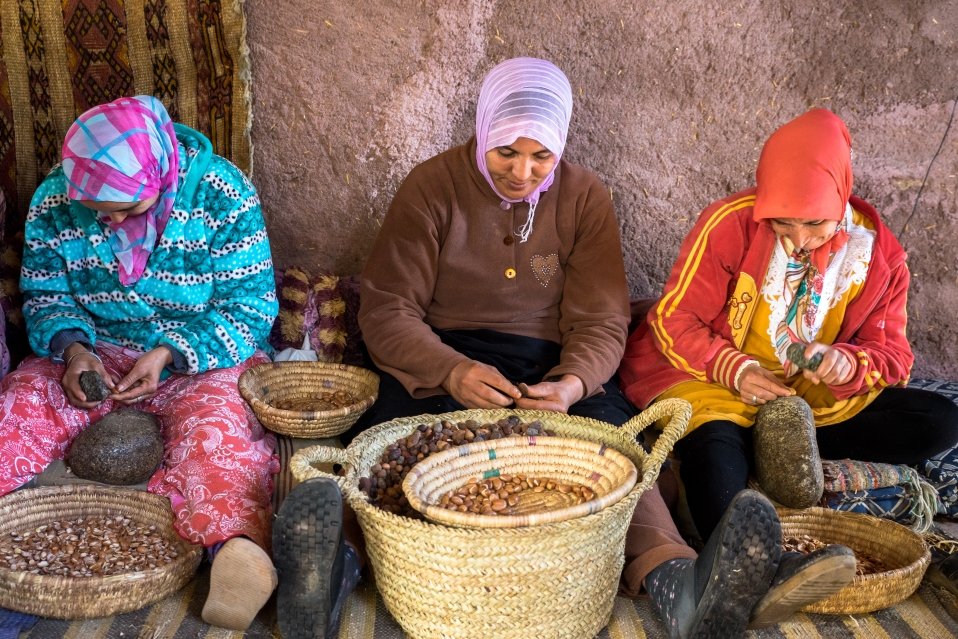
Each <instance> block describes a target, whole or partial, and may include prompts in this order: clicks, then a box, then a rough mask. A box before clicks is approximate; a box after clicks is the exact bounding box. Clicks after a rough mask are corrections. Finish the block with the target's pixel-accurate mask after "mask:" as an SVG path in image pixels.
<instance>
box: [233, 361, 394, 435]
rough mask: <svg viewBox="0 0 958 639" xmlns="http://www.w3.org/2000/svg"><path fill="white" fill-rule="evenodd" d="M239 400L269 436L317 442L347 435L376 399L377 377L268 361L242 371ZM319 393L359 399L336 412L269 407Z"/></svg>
mask: <svg viewBox="0 0 958 639" xmlns="http://www.w3.org/2000/svg"><path fill="white" fill-rule="evenodd" d="M239 391H240V395H242V396H243V399H245V400H246V401H247V402H249V405H250V406H252V407H253V412H255V413H256V417H257V418H259V421H260V423H262V424H263V426H265V427H266V428H268V429H269V430H271V431H273V432H274V433H280V434H281V435H289V436H290V437H302V438H306V439H322V438H325V437H336V436H337V435H339V434H341V433H344V432H346V431H347V430H349V427H350V426H352V425H353V424H355V423H356V420H357V419H359V416H360V415H362V414H363V413H365V412H366V409H368V408H369V407H370V406H372V405H373V402H375V401H376V397H378V396H379V375H377V374H376V373H374V372H372V371H370V370H366V369H365V368H359V367H358V366H347V365H346V364H326V363H324V362H273V363H271V364H260V365H259V366H254V367H252V368H250V369H248V370H247V371H246V372H245V373H243V374H242V375H241V376H240V380H239ZM322 391H346V392H347V393H349V394H350V395H352V396H353V397H356V398H359V401H358V402H356V403H355V404H350V405H349V406H346V407H345V408H340V409H338V410H325V411H298V410H283V409H281V408H275V407H273V406H270V403H273V402H278V401H282V400H284V399H293V400H295V399H305V398H309V397H314V396H315V395H316V393H317V392H322Z"/></svg>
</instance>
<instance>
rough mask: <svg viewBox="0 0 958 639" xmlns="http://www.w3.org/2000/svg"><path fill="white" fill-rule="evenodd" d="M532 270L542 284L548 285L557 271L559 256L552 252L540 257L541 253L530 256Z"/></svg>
mask: <svg viewBox="0 0 958 639" xmlns="http://www.w3.org/2000/svg"><path fill="white" fill-rule="evenodd" d="M532 272H533V273H535V276H536V279H537V280H539V283H540V284H542V285H543V286H549V280H551V279H552V276H553V275H555V274H556V273H558V272H559V256H558V255H556V254H555V253H553V254H552V255H547V256H545V257H542V256H541V255H533V256H532Z"/></svg>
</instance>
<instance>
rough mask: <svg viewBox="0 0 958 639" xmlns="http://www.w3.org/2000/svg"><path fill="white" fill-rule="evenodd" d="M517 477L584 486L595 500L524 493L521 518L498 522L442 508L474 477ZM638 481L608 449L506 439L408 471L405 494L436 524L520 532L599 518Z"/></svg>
mask: <svg viewBox="0 0 958 639" xmlns="http://www.w3.org/2000/svg"><path fill="white" fill-rule="evenodd" d="M517 473H522V474H525V475H528V476H529V477H537V478H543V479H545V478H549V479H555V480H556V481H558V482H561V483H564V484H577V485H579V486H585V487H586V488H588V489H590V490H592V492H594V493H595V499H592V500H590V501H587V502H585V503H583V504H576V503H575V495H572V494H571V493H561V492H558V491H545V492H541V493H533V492H531V491H524V492H522V493H520V494H519V503H518V504H516V506H515V511H516V514H514V515H505V516H495V517H491V516H488V515H476V514H473V513H463V512H459V511H455V510H447V509H446V508H443V507H442V506H439V505H438V502H439V500H440V499H441V498H442V496H443V495H444V494H446V493H447V492H448V491H450V490H458V489H459V488H461V487H462V486H464V485H465V484H466V483H467V482H468V481H469V480H470V479H471V478H473V477H475V478H476V479H478V480H480V481H481V480H484V479H489V478H490V477H498V476H499V475H515V474H517ZM637 477H638V472H637V471H636V470H635V464H633V463H632V462H631V461H629V458H628V457H626V456H625V455H623V454H621V453H619V452H616V451H615V450H614V449H612V448H609V447H608V446H606V445H605V444H597V443H595V442H589V441H584V440H581V439H568V438H565V437H535V436H532V437H507V438H504V439H497V440H491V441H484V442H475V443H472V444H466V445H464V446H457V447H455V448H450V449H449V450H445V451H443V452H441V453H438V454H435V455H431V456H429V457H428V458H426V459H424V460H422V461H421V462H419V463H418V464H416V465H415V466H414V467H413V468H412V470H410V471H409V474H408V475H406V478H405V480H403V485H402V489H403V492H404V493H405V494H406V498H407V499H408V500H409V504H410V505H411V506H412V507H413V508H415V509H416V510H418V511H419V512H421V513H423V514H424V515H425V516H426V517H427V518H429V519H431V520H433V521H436V522H439V523H444V524H449V525H451V526H464V527H467V528H518V527H521V526H536V525H539V524H546V523H550V522H551V523H557V522H560V521H565V520H567V519H574V518H576V517H582V516H584V515H591V514H594V513H597V512H599V511H600V510H602V509H603V508H606V507H608V506H611V505H612V504H614V503H616V502H617V501H619V500H620V499H622V498H623V497H625V496H626V495H627V494H628V492H629V491H630V490H632V487H633V486H635V482H636V479H637Z"/></svg>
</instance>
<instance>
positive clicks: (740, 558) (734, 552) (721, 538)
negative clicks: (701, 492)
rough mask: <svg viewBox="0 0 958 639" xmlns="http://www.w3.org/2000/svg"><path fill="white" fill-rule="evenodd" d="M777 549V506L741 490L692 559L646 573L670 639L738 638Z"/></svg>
mask: <svg viewBox="0 0 958 639" xmlns="http://www.w3.org/2000/svg"><path fill="white" fill-rule="evenodd" d="M781 553H782V528H781V524H780V523H779V520H778V514H777V513H776V512H775V508H774V507H773V506H772V504H771V502H769V501H768V499H766V498H765V497H764V496H763V495H761V494H760V493H758V492H755V491H754V490H743V491H742V492H740V493H739V494H737V495H736V496H735V498H734V499H733V500H732V503H731V504H730V505H729V507H728V510H726V511H725V515H724V516H723V517H722V520H721V521H720V522H719V525H718V527H717V528H716V529H715V531H714V532H713V533H712V536H711V537H710V538H709V540H708V543H706V544H705V548H703V549H702V554H700V555H699V556H698V558H697V559H696V560H695V561H692V560H689V559H673V560H671V561H667V562H665V563H664V564H662V565H661V566H659V567H657V568H656V569H655V570H653V571H652V572H651V573H649V576H648V577H646V579H645V587H646V590H647V591H648V593H649V595H650V596H651V597H652V601H653V603H654V604H655V606H656V608H657V609H658V611H659V614H660V615H661V616H662V619H663V620H664V621H665V623H666V624H667V625H668V626H669V632H670V634H671V636H672V638H673V639H738V638H739V637H741V635H742V633H744V632H745V627H746V625H747V624H748V617H749V612H751V610H752V608H753V607H754V606H755V602H756V601H758V599H759V598H760V597H761V596H762V595H763V594H765V592H766V591H767V590H768V586H769V583H771V581H772V576H773V575H774V574H775V571H776V569H777V568H778V561H779V557H780V556H781Z"/></svg>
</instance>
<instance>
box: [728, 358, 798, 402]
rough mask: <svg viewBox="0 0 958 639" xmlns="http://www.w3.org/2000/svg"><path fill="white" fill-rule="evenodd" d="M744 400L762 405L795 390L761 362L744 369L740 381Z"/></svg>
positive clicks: (739, 387) (740, 391) (739, 386)
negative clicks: (763, 366) (761, 364)
mask: <svg viewBox="0 0 958 639" xmlns="http://www.w3.org/2000/svg"><path fill="white" fill-rule="evenodd" d="M738 392H739V393H740V394H741V396H742V401H743V402H744V403H746V404H748V405H750V406H761V405H762V404H766V403H768V402H770V401H772V400H773V399H778V398H779V397H788V396H789V395H793V394H794V391H793V390H792V389H791V388H789V387H788V386H786V385H785V384H783V383H782V382H781V381H779V379H778V378H777V377H775V373H773V372H772V371H769V370H765V369H764V368H762V367H761V366H760V365H759V364H751V365H749V366H747V367H745V370H744V371H742V376H741V377H739V381H738Z"/></svg>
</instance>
